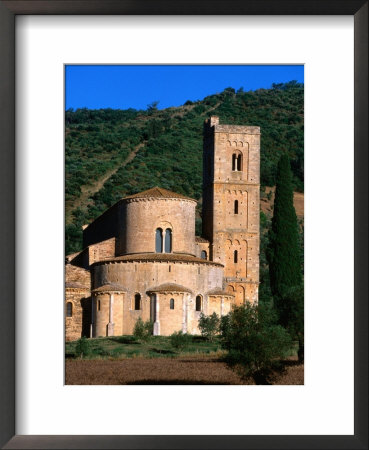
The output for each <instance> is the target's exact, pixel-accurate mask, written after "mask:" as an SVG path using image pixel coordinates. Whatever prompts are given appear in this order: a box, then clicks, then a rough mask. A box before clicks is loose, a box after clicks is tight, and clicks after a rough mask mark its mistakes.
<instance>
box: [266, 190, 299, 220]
mask: <svg viewBox="0 0 369 450" xmlns="http://www.w3.org/2000/svg"><path fill="white" fill-rule="evenodd" d="M274 191H275V187H266V188H265V193H266V194H268V193H269V192H272V196H271V199H270V200H268V199H267V198H266V197H264V198H261V200H260V208H261V210H262V211H263V213H264V214H268V215H272V214H273V211H272V205H273V203H274ZM293 205H294V207H295V211H296V215H297V218H298V219H303V218H304V194H303V193H301V192H294V193H293Z"/></svg>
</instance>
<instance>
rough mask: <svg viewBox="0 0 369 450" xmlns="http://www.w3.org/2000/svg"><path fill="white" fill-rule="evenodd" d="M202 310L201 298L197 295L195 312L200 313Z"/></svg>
mask: <svg viewBox="0 0 369 450" xmlns="http://www.w3.org/2000/svg"><path fill="white" fill-rule="evenodd" d="M201 310H202V298H201V295H198V296H197V297H196V311H201Z"/></svg>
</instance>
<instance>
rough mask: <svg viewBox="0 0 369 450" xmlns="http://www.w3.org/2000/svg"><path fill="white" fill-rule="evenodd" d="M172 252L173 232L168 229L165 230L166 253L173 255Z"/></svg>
mask: <svg viewBox="0 0 369 450" xmlns="http://www.w3.org/2000/svg"><path fill="white" fill-rule="evenodd" d="M171 251H172V230H171V229H170V228H167V229H166V230H165V253H171Z"/></svg>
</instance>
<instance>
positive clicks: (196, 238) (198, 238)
mask: <svg viewBox="0 0 369 450" xmlns="http://www.w3.org/2000/svg"><path fill="white" fill-rule="evenodd" d="M195 241H196V242H204V243H206V244H209V241H208V240H206V239H204V238H203V237H201V236H195Z"/></svg>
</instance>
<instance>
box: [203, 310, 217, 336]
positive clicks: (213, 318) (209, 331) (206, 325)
mask: <svg viewBox="0 0 369 450" xmlns="http://www.w3.org/2000/svg"><path fill="white" fill-rule="evenodd" d="M219 325H220V319H219V316H218V315H217V313H215V312H213V314H211V315H210V316H205V314H203V313H201V314H200V319H199V329H200V331H201V336H203V337H204V338H206V339H208V340H209V341H213V340H214V338H215V335H216V334H217V333H218V332H219Z"/></svg>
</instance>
